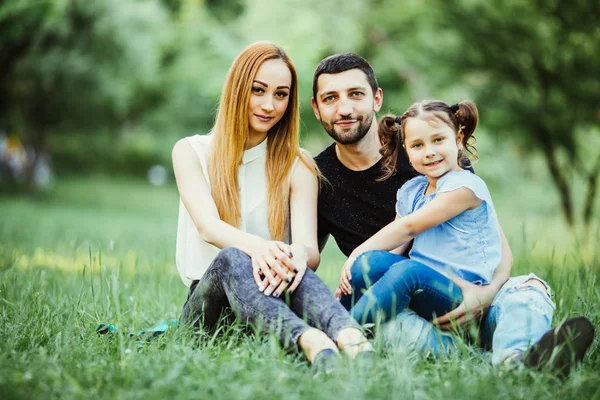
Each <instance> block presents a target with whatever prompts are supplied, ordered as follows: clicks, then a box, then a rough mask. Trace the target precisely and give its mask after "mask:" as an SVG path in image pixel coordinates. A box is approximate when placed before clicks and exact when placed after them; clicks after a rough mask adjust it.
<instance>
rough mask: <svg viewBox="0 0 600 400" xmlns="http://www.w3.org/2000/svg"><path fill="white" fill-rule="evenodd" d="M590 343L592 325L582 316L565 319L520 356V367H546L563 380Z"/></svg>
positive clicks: (591, 339)
mask: <svg viewBox="0 0 600 400" xmlns="http://www.w3.org/2000/svg"><path fill="white" fill-rule="evenodd" d="M593 341H594V325H592V323H591V322H590V320H589V319H587V318H585V317H574V318H569V319H567V320H566V321H564V322H562V323H561V324H560V325H558V326H557V327H555V328H554V329H551V330H549V331H548V332H546V333H545V334H544V336H542V338H541V339H540V340H539V341H538V342H537V343H536V344H534V345H533V346H532V347H531V348H530V349H529V350H528V351H527V352H526V353H525V355H524V357H523V364H524V365H525V366H526V367H530V368H537V369H542V368H549V369H551V370H553V371H555V372H556V373H558V375H559V376H562V377H566V376H567V375H569V373H570V372H571V368H573V367H574V366H575V365H577V364H578V363H579V362H581V360H583V357H584V356H585V353H586V352H587V351H588V349H589V348H590V346H591V345H592V342H593Z"/></svg>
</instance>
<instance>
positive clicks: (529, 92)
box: [429, 0, 600, 225]
mask: <svg viewBox="0 0 600 400" xmlns="http://www.w3.org/2000/svg"><path fill="white" fill-rule="evenodd" d="M429 5H430V7H431V9H432V10H435V12H434V13H433V16H434V19H433V21H434V26H435V27H436V28H437V30H438V32H439V35H440V36H443V37H447V38H448V39H446V40H443V41H442V42H441V43H444V44H448V43H451V45H444V46H438V47H437V48H436V52H437V54H438V55H439V57H440V59H441V60H443V62H444V63H446V64H447V65H448V66H449V68H450V70H451V71H452V74H453V76H454V77H456V79H460V78H463V79H462V80H460V81H459V82H461V84H466V85H467V86H468V87H469V88H471V90H472V93H473V94H474V97H475V99H476V101H477V104H478V105H479V107H480V109H482V110H483V113H482V116H483V118H484V123H485V125H486V127H488V129H490V130H492V131H494V132H496V134H498V135H500V136H502V137H511V138H514V139H515V140H517V141H519V142H521V143H522V144H523V145H524V146H526V148H527V151H532V150H533V151H539V152H540V153H541V154H543V155H544V157H545V160H546V164H547V168H548V169H549V171H550V173H551V174H552V177H553V180H554V183H555V186H556V187H557V189H558V190H559V193H560V195H561V200H562V208H563V212H564V214H565V217H566V219H567V221H568V223H569V224H570V225H573V224H574V222H575V217H574V213H575V211H574V208H575V207H574V205H573V202H572V196H573V187H572V185H571V180H572V176H573V174H576V175H579V176H580V177H581V178H583V179H586V180H587V181H588V188H587V190H588V197H587V199H586V205H585V206H584V209H585V211H584V212H583V215H582V216H583V218H582V222H583V223H585V224H587V223H589V222H590V216H591V204H593V203H594V197H595V187H596V182H597V177H598V175H599V174H600V153H599V152H597V149H596V151H595V152H594V154H593V155H590V154H585V153H589V145H588V143H589V139H588V138H589V136H590V135H594V136H597V135H598V134H600V129H599V117H598V107H597V105H598V100H600V81H599V80H598V71H599V70H600V57H598V54H599V53H600V27H599V26H598V23H597V21H598V18H599V17H600V5H599V4H598V2H594V1H576V2H571V3H568V4H567V3H564V2H559V1H549V2H547V1H545V2H544V1H537V0H530V1H504V2H500V3H498V4H496V3H490V2H485V1H472V0H468V1H467V0H465V1H460V2H458V3H457V2H454V3H448V2H443V1H437V0H432V1H430V2H429ZM582 133H584V134H585V136H586V140H585V141H584V143H585V144H584V145H583V146H578V144H579V140H578V137H577V136H578V135H579V134H582ZM593 140H597V139H592V141H593ZM584 149H585V150H584ZM582 151H583V153H582Z"/></svg>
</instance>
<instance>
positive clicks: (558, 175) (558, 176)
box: [538, 132, 575, 229]
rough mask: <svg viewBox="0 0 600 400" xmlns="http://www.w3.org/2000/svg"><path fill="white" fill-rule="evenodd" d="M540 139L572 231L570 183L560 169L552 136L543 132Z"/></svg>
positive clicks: (572, 215)
mask: <svg viewBox="0 0 600 400" xmlns="http://www.w3.org/2000/svg"><path fill="white" fill-rule="evenodd" d="M538 137H539V138H542V140H541V143H542V149H543V153H544V157H545V159H546V164H547V165H548V170H549V171H550V175H551V176H552V180H553V181H554V185H555V186H556V188H557V189H558V194H559V195H560V201H561V206H562V211H563V215H564V216H565V220H566V221H567V224H568V225H569V228H571V229H572V228H573V227H574V226H575V218H574V211H573V199H572V198H571V188H570V184H569V181H568V180H567V177H566V176H565V173H564V170H563V169H562V168H561V167H560V165H558V160H557V159H556V154H555V152H554V147H553V146H552V145H551V143H550V140H549V139H548V138H549V137H550V135H547V134H545V132H541V134H540V135H539V136H538ZM544 138H545V139H546V140H544Z"/></svg>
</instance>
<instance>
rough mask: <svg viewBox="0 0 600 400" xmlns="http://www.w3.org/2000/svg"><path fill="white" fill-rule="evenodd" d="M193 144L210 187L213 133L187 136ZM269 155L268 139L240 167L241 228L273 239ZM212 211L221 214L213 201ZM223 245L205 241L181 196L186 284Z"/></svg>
mask: <svg viewBox="0 0 600 400" xmlns="http://www.w3.org/2000/svg"><path fill="white" fill-rule="evenodd" d="M186 139H187V141H188V143H189V144H190V145H191V146H192V148H193V149H194V151H195V152H196V154H197V155H198V158H199V159H200V163H201V165H202V173H203V174H204V179H205V180H206V183H207V184H208V187H209V188H210V180H209V178H208V165H207V161H208V155H209V150H210V143H211V139H212V136H211V135H195V136H190V137H188V138H186ZM266 159H267V140H266V139H265V140H264V141H263V142H262V143H260V144H259V145H257V146H255V147H253V148H251V149H249V150H246V151H245V152H244V156H243V159H242V164H241V165H240V167H239V172H238V181H239V187H240V206H241V216H242V218H241V223H240V226H239V229H240V230H242V231H244V232H248V233H251V234H253V235H257V236H260V237H262V238H264V239H266V240H271V234H270V232H269V224H268V218H269V217H268V197H267V196H268V187H267V179H266V175H265V163H266ZM210 211H211V213H212V214H213V215H214V216H215V217H217V218H218V217H219V213H218V211H217V207H216V205H215V203H214V202H212V201H211V210H210ZM219 251H220V249H219V248H218V247H215V246H213V245H211V244H209V243H207V242H205V241H204V240H203V239H202V237H201V236H200V233H199V232H198V229H197V228H196V225H194V221H193V220H192V217H191V216H190V214H189V213H188V210H187V209H186V208H185V205H184V204H183V202H182V201H181V199H180V200H179V221H178V225H177V249H176V263H177V269H178V270H179V274H180V275H181V279H182V280H183V283H185V285H186V286H190V284H191V283H192V281H194V280H197V279H200V278H201V277H202V276H203V275H204V273H205V272H206V270H207V269H208V267H209V265H210V263H211V262H212V261H213V260H214V258H215V257H216V256H217V254H218V253H219Z"/></svg>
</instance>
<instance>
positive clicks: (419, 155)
mask: <svg viewBox="0 0 600 400" xmlns="http://www.w3.org/2000/svg"><path fill="white" fill-rule="evenodd" d="M477 122H478V112H477V108H476V107H475V105H474V104H473V103H471V102H468V101H464V102H462V103H460V104H456V105H453V106H449V105H447V104H445V103H443V102H441V101H423V102H420V103H416V104H413V105H412V106H411V107H410V108H409V109H408V110H407V111H406V112H405V113H404V114H403V115H402V116H401V117H391V116H386V117H384V118H383V119H382V120H381V121H380V125H379V134H380V139H381V142H382V149H381V153H382V155H383V156H384V159H383V166H384V175H385V174H389V173H391V171H393V170H394V167H395V166H394V165H393V161H394V160H396V159H397V151H398V148H399V142H398V139H399V137H400V138H401V139H402V141H401V143H402V146H403V147H404V150H405V151H406V153H407V155H408V158H409V161H410V163H411V164H412V166H413V168H414V169H415V170H416V171H417V172H418V173H420V174H421V175H420V176H417V177H416V178H413V179H411V180H410V181H408V182H407V183H406V184H404V185H403V186H402V188H401V189H400V190H399V191H398V195H397V203H396V212H397V216H396V220H395V221H393V222H391V223H390V224H388V225H387V226H386V227H384V228H383V229H381V230H380V231H379V232H378V233H376V234H375V235H374V236H372V237H371V238H370V239H368V240H367V241H365V242H364V243H363V244H361V245H360V246H358V247H357V248H356V249H355V250H354V251H353V252H352V254H351V255H350V258H349V259H348V261H347V262H346V264H344V267H343V269H342V276H341V282H340V287H339V291H341V293H343V294H345V295H349V294H351V293H353V296H354V302H355V306H354V307H353V308H352V310H351V314H352V315H353V316H354V318H355V319H356V320H357V321H359V322H361V323H371V322H374V320H375V316H376V315H377V314H381V316H382V317H383V318H384V319H389V318H392V317H393V316H395V315H396V314H397V313H398V312H400V311H402V310H403V309H405V308H406V307H408V306H409V305H410V307H411V308H412V309H413V310H415V311H416V312H417V313H419V314H420V315H421V316H423V317H425V318H428V319H429V318H432V317H433V316H434V315H438V316H440V315H444V314H445V313H447V312H448V311H450V310H452V309H454V308H455V307H456V306H457V305H458V304H460V303H461V302H462V300H463V297H462V293H461V290H460V288H459V287H458V286H457V285H456V284H455V283H454V282H453V280H452V279H451V277H458V278H461V279H464V280H466V281H469V282H471V283H476V284H481V285H484V284H487V283H489V282H490V281H491V279H492V275H493V273H494V270H495V269H496V267H497V266H498V263H499V262H500V257H501V239H500V232H499V225H498V220H497V217H496V212H495V210H494V205H493V203H492V199H491V196H490V193H489V191H488V189H487V186H486V185H485V182H484V181H483V180H482V179H481V178H479V177H478V176H477V175H475V174H473V173H472V172H470V171H468V170H465V169H464V168H465V167H468V166H469V165H470V163H469V160H468V159H467V157H466V156H465V154H464V153H465V150H466V151H468V152H469V153H471V154H473V153H472V151H471V148H472V146H470V145H469V140H470V139H471V138H473V132H474V130H475V128H476V126H477ZM413 238H414V243H413V247H412V249H411V251H410V259H406V258H403V257H399V256H398V255H396V254H401V253H402V252H404V250H405V249H406V246H407V244H408V242H409V241H410V240H411V239H413ZM381 250H384V251H381ZM392 250H393V251H394V253H396V254H392V253H389V252H388V251H392ZM353 264H354V265H356V267H354V268H352V270H351V267H352V265H353ZM363 264H365V265H363ZM352 271H354V275H353V274H352ZM357 271H367V275H368V276H366V277H362V276H355V275H356V274H357ZM350 281H352V285H351V283H350ZM369 286H370V287H369ZM367 288H368V289H367ZM352 289H354V290H352ZM365 289H367V290H366V291H365ZM363 292H364V294H363Z"/></svg>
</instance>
